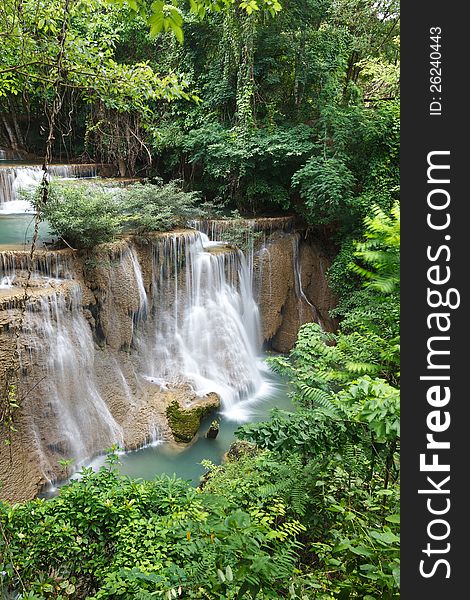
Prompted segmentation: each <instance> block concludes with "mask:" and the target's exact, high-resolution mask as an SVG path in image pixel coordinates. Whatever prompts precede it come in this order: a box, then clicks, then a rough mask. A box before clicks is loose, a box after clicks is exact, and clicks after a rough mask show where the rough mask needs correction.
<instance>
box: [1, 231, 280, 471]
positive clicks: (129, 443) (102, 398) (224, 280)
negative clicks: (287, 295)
mask: <svg viewBox="0 0 470 600" xmlns="http://www.w3.org/2000/svg"><path fill="white" fill-rule="evenodd" d="M86 261H89V266H86ZM86 261H84V259H83V258H81V257H80V256H76V255H75V254H74V253H73V252H72V251H70V250H60V251H38V252H37V253H36V254H35V256H34V263H33V265H32V266H31V265H30V258H29V253H28V252H26V251H16V250H14V251H4V252H0V287H1V288H2V290H1V302H0V311H3V312H1V314H0V318H1V319H0V324H2V323H3V324H6V326H5V327H4V328H3V329H2V328H1V327H0V335H1V336H3V337H1V338H0V343H3V342H5V344H6V346H5V347H8V348H13V347H15V343H16V342H15V335H14V333H15V324H16V323H17V322H18V319H19V316H20V315H21V314H22V311H23V310H25V313H24V314H25V317H24V324H23V325H24V326H23V329H22V332H21V336H20V344H21V365H20V366H21V374H22V382H21V392H22V395H23V397H24V401H23V402H22V403H21V414H22V415H23V417H24V418H25V419H26V422H27V423H26V424H23V431H24V433H22V435H25V440H26V439H28V440H35V442H34V444H35V458H34V459H32V460H34V461H36V462H35V465H36V466H37V464H38V463H40V468H41V470H42V473H43V474H44V477H45V478H47V479H48V480H50V481H55V480H56V479H57V477H58V476H61V475H63V471H61V470H60V469H59V465H60V460H61V459H64V458H65V459H69V458H70V459H74V461H75V462H74V467H73V468H74V469H76V468H77V467H78V466H79V465H80V464H83V463H84V461H89V460H90V459H91V458H92V457H93V455H96V454H97V453H100V452H102V451H103V450H105V449H106V448H109V447H110V446H111V445H112V444H113V443H116V444H118V445H120V446H122V447H127V448H128V449H136V448H139V447H142V445H145V444H147V445H148V444H155V445H156V444H159V443H161V442H162V441H163V440H165V439H167V440H168V439H170V436H171V433H170V431H169V429H168V425H167V423H166V420H165V410H166V406H167V404H168V402H169V400H170V398H171V397H174V396H175V395H176V396H177V398H178V400H179V401H181V402H183V403H184V402H186V403H187V404H190V403H191V402H193V401H195V396H200V397H203V396H205V395H206V394H209V393H211V392H215V393H217V394H218V395H219V396H220V399H221V411H222V413H223V414H224V415H225V416H226V418H228V419H229V420H232V421H235V422H244V421H247V420H249V419H250V418H251V417H252V415H253V414H254V412H256V405H257V404H258V403H259V401H260V400H261V399H263V398H264V397H265V396H267V395H269V393H271V392H272V384H271V383H270V382H269V377H267V376H266V367H265V365H264V362H263V360H262V356H261V339H260V338H261V335H260V316H259V311H258V306H257V304H256V302H255V300H254V297H253V272H252V271H253V260H252V258H251V259H250V256H248V257H247V256H246V255H245V254H244V253H243V252H242V251H241V250H240V249H238V248H236V247H235V246H233V245H227V244H224V243H220V242H217V241H212V242H211V241H209V239H208V237H207V235H205V234H204V233H201V232H197V231H190V230H188V231H185V232H184V231H183V232H171V233H167V234H161V235H155V236H153V237H150V238H149V239H148V240H147V241H146V243H142V241H139V242H136V241H132V240H121V241H118V242H116V243H115V244H114V245H113V246H112V247H102V248H97V249H96V253H95V254H94V255H91V256H88V257H87V259H86ZM30 268H32V271H33V275H32V277H31V279H30V280H29V282H30V290H29V296H28V298H27V299H25V297H24V295H23V294H21V293H19V291H21V288H22V286H23V285H24V283H25V281H26V279H27V277H28V271H29V269H30ZM12 286H14V287H12ZM1 366H2V364H1V357H0V367H1Z"/></svg>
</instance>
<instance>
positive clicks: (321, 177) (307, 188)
mask: <svg viewBox="0 0 470 600" xmlns="http://www.w3.org/2000/svg"><path fill="white" fill-rule="evenodd" d="M292 185H293V186H294V187H297V188H298V189H299V190H300V196H301V198H302V199H303V200H305V212H306V215H307V217H308V220H309V221H310V222H312V223H315V222H316V223H330V222H332V221H335V220H337V219H339V218H340V217H341V216H342V213H344V210H345V208H346V207H347V205H348V203H349V202H350V201H351V198H352V190H353V185H354V175H353V174H352V173H351V171H350V170H349V169H348V167H347V166H346V165H345V163H344V162H343V161H342V160H340V159H338V158H323V157H318V156H314V157H312V158H310V159H309V160H308V161H307V163H306V164H305V165H304V166H303V167H302V168H301V169H299V170H298V171H297V172H296V173H295V174H294V176H293V177H292Z"/></svg>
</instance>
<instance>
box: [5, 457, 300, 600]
mask: <svg viewBox="0 0 470 600" xmlns="http://www.w3.org/2000/svg"><path fill="white" fill-rule="evenodd" d="M110 459H111V462H115V460H116V457H115V455H111V457H110ZM264 462H266V461H264ZM240 466H241V469H242V473H243V474H242V473H240V472H239V474H238V475H237V482H238V484H242V482H243V488H242V489H241V490H237V486H236V485H235V486H234V487H233V490H232V492H231V493H229V494H228V495H227V496H226V497H224V496H222V495H221V494H220V492H223V489H224V486H225V480H223V482H221V483H222V484H223V485H217V484H215V483H214V481H212V478H211V486H212V488H213V489H212V490H211V492H212V493H209V492H208V491H207V492H206V491H202V492H200V491H198V490H196V489H195V488H193V487H192V486H191V485H189V484H188V483H187V482H184V481H182V480H180V479H176V478H174V477H173V478H169V477H167V476H161V477H159V478H157V479H156V480H155V481H151V482H150V481H134V480H131V479H130V478H127V477H123V476H121V475H120V474H119V473H118V471H117V470H116V468H115V467H113V466H111V467H109V468H108V467H103V468H101V469H100V471H99V472H98V473H94V472H93V471H92V470H91V469H83V470H82V480H81V481H73V482H72V483H70V484H69V485H67V486H65V487H63V488H62V489H61V492H60V495H59V496H58V497H56V498H53V499H51V500H49V501H44V500H33V501H31V502H27V503H25V504H20V505H14V506H9V505H8V504H5V503H3V504H2V503H0V527H1V528H2V532H3V535H2V537H1V538H0V557H1V558H0V573H2V574H1V575H0V577H1V579H0V586H1V585H2V584H3V588H4V589H5V590H7V589H9V590H13V589H16V590H17V591H19V592H21V595H20V596H19V597H22V598H35V599H36V600H39V599H44V598H62V599H64V598H67V597H72V598H75V599H77V600H78V599H81V598H89V599H90V600H91V599H95V600H98V599H110V600H111V599H113V600H115V599H116V598H123V599H129V600H131V599H132V600H133V599H136V598H155V597H157V598H165V599H166V598H174V597H177V596H178V594H179V595H183V597H185V598H197V599H203V598H214V599H220V600H229V599H235V598H246V599H247V600H248V599H250V598H253V599H254V598H258V599H260V600H261V599H266V600H267V599H273V600H274V599H276V598H279V597H283V596H284V595H285V593H286V592H287V587H288V581H289V577H290V575H291V573H292V572H293V570H294V565H295V561H296V553H295V550H296V549H298V548H299V544H298V542H296V537H297V535H298V533H300V532H301V531H302V530H303V527H302V526H301V525H300V524H299V523H298V522H296V521H295V520H293V519H292V518H290V519H289V518H288V517H286V516H285V513H286V509H285V505H284V503H283V502H282V500H281V499H279V498H278V497H277V498H275V499H273V497H272V496H271V495H269V494H267V495H264V496H263V495H260V494H257V496H256V498H253V497H251V495H250V494H248V493H247V491H248V490H249V489H256V487H257V486H258V485H259V482H260V480H264V481H266V480H267V478H268V474H264V473H263V472H262V470H261V465H256V464H255V465H254V468H253V469H252V472H254V475H252V474H251V473H250V469H249V468H248V465H247V464H246V461H245V463H242V464H241V465H240ZM235 472H236V469H233V470H232V473H235ZM245 478H246V479H247V481H246V482H245V481H244V479H245ZM216 479H217V474H215V475H214V477H213V480H216ZM250 480H252V482H251V485H250V484H249V481H250ZM31 593H32V594H33V595H28V594H31Z"/></svg>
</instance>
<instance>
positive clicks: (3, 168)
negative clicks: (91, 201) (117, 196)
mask: <svg viewBox="0 0 470 600" xmlns="http://www.w3.org/2000/svg"><path fill="white" fill-rule="evenodd" d="M48 171H49V174H50V176H51V177H61V178H67V179H77V178H91V177H96V176H97V167H96V165H94V164H83V165H82V164H77V165H50V166H49V168H48ZM42 177H43V170H42V166H41V165H32V164H15V165H8V164H7V165H0V214H19V213H27V212H31V211H32V210H33V209H32V207H31V205H30V203H29V202H28V201H26V200H21V198H20V190H23V189H28V188H31V187H34V186H37V185H38V184H39V182H40V181H41V179H42Z"/></svg>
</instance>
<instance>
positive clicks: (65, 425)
mask: <svg viewBox="0 0 470 600" xmlns="http://www.w3.org/2000/svg"><path fill="white" fill-rule="evenodd" d="M81 307H82V300H81V290H80V286H79V285H78V284H75V283H73V284H72V285H71V286H70V287H69V288H68V289H67V290H59V291H55V292H50V293H47V294H44V295H42V296H40V297H39V298H37V299H36V300H35V301H33V302H31V303H29V304H28V306H27V310H26V317H25V323H24V330H23V331H24V337H25V339H26V340H27V347H28V352H27V355H26V356H23V357H22V368H23V370H25V371H26V372H27V371H28V370H31V371H36V373H37V375H36V381H31V380H29V381H28V386H29V388H30V389H34V390H35V394H36V395H37V396H39V397H41V398H43V399H44V402H43V405H42V410H40V411H37V412H36V413H35V415H34V424H33V426H34V429H35V430H36V432H37V437H38V438H40V437H41V432H43V431H44V430H45V429H46V428H47V429H48V430H49V438H50V437H51V435H50V431H51V428H55V429H56V431H55V434H54V436H53V439H54V440H56V442H55V444H54V446H55V447H56V450H57V451H58V452H60V453H61V454H62V455H65V456H68V457H73V458H75V459H78V460H81V459H82V460H83V459H85V458H86V457H88V456H90V454H93V453H95V452H98V451H101V450H102V449H103V448H106V447H109V446H110V445H111V444H113V443H122V440H123V432H122V430H121V428H120V426H119V425H118V424H117V423H116V421H115V420H114V418H113V416H112V415H111V413H110V411H109V408H108V407H107V405H106V403H105V401H104V400H103V398H102V397H101V395H100V393H99V391H98V387H97V383H96V379H95V374H94V364H93V361H94V345H93V339H92V334H91V330H90V327H89V325H88V323H87V321H86V319H85V317H84V316H83V312H82V308H81ZM38 366H39V369H38V368H37V367H38ZM26 392H28V390H26ZM52 450H54V449H52Z"/></svg>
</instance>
